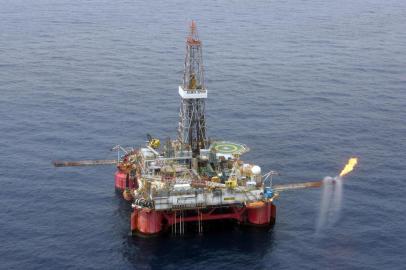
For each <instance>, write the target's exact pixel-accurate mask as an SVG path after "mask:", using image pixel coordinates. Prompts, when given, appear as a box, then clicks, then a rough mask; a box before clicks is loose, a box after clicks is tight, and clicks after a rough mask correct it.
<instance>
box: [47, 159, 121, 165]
mask: <svg viewBox="0 0 406 270" xmlns="http://www.w3.org/2000/svg"><path fill="white" fill-rule="evenodd" d="M52 163H53V164H54V166H55V167H74V166H92V165H111V164H117V161H116V160H80V161H60V160H56V161H54V162H52Z"/></svg>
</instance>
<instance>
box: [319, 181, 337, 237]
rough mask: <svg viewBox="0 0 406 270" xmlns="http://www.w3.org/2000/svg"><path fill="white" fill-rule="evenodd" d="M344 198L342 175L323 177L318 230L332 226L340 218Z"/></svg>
mask: <svg viewBox="0 0 406 270" xmlns="http://www.w3.org/2000/svg"><path fill="white" fill-rule="evenodd" d="M342 198H343V182H342V179H341V177H339V176H336V177H334V178H333V177H330V176H327V177H325V178H324V179H323V190H322V193H321V204H320V214H319V219H318V222H317V226H316V232H320V231H321V230H323V229H324V228H327V227H331V226H332V225H334V224H335V223H336V222H337V221H338V219H339V218H340V211H341V204H342Z"/></svg>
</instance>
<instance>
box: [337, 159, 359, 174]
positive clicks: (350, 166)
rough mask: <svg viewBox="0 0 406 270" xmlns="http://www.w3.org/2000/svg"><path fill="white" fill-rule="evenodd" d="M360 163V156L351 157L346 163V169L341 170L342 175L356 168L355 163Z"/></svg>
mask: <svg viewBox="0 0 406 270" xmlns="http://www.w3.org/2000/svg"><path fill="white" fill-rule="evenodd" d="M357 163H358V158H350V159H349V160H348V162H347V164H346V165H345V167H344V169H343V170H342V171H341V172H340V177H341V176H345V175H347V174H348V173H350V172H352V170H354V167H355V165H357Z"/></svg>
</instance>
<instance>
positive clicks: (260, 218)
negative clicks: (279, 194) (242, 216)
mask: <svg viewBox="0 0 406 270" xmlns="http://www.w3.org/2000/svg"><path fill="white" fill-rule="evenodd" d="M271 212H272V203H266V204H264V206H262V207H257V208H249V209H247V217H248V222H249V223H250V224H254V225H267V224H269V223H270V222H271V216H272V213H271ZM275 213H276V212H275Z"/></svg>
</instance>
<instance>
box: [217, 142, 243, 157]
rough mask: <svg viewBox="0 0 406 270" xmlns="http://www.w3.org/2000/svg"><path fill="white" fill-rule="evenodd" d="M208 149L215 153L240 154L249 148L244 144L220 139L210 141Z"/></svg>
mask: <svg viewBox="0 0 406 270" xmlns="http://www.w3.org/2000/svg"><path fill="white" fill-rule="evenodd" d="M210 150H214V151H215V152H216V153H217V154H226V155H234V154H237V155H242V154H244V153H246V152H248V151H249V148H248V147H247V146H246V145H245V144H240V143H233V142H226V141H220V142H214V143H212V145H211V146H210Z"/></svg>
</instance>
